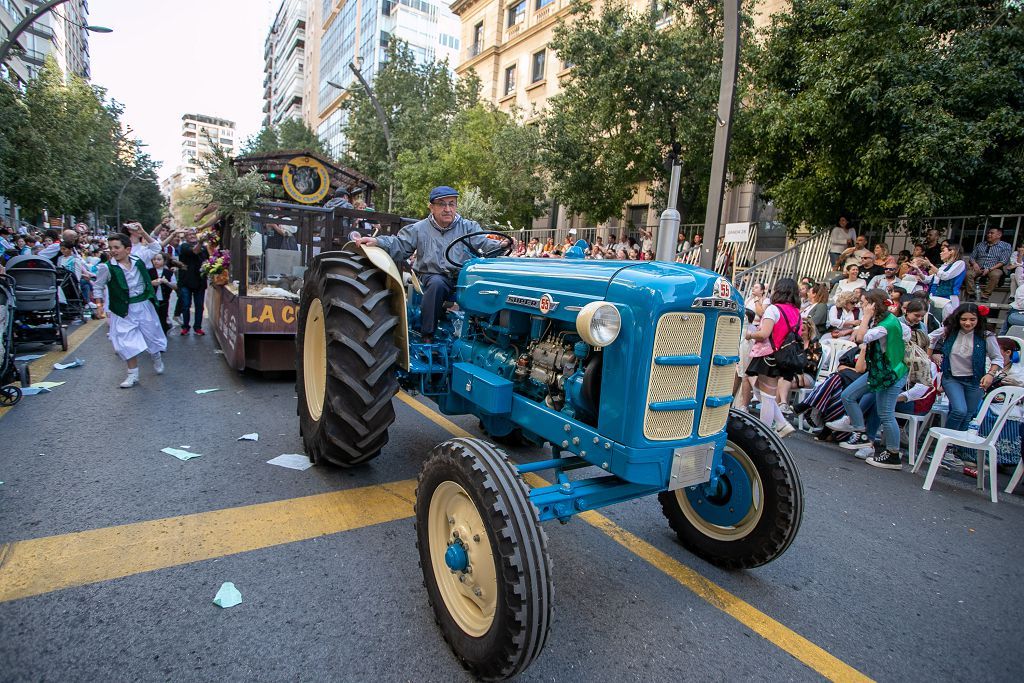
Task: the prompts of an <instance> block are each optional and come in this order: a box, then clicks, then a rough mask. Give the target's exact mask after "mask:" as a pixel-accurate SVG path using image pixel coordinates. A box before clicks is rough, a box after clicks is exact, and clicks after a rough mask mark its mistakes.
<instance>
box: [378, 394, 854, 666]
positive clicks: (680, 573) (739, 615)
mask: <svg viewBox="0 0 1024 683" xmlns="http://www.w3.org/2000/svg"><path fill="white" fill-rule="evenodd" d="M398 397H399V398H400V399H401V400H402V401H403V402H404V403H406V404H408V405H409V406H411V407H412V408H414V409H415V410H416V411H418V412H419V413H420V414H422V415H424V416H426V417H427V418H428V419H430V420H431V421H433V422H434V423H435V424H437V425H440V426H441V427H443V428H444V429H446V430H448V431H449V432H450V433H452V434H453V435H455V436H472V435H471V434H469V433H468V432H466V430H464V429H462V428H461V427H459V426H458V425H456V424H455V423H454V422H452V421H451V420H449V419H448V418H446V417H444V416H443V415H441V414H440V413H437V412H435V411H433V410H431V409H430V408H429V407H427V406H426V405H424V404H423V403H420V402H419V401H417V400H416V399H414V398H413V397H411V396H409V395H408V394H406V393H404V392H400V393H399V395H398ZM525 479H526V480H527V482H529V484H530V485H531V486H535V487H536V486H549V485H550V484H551V482H549V481H546V480H545V479H544V478H543V477H540V476H537V475H536V474H527V475H526V477H525ZM579 516H580V518H582V519H583V520H584V521H585V522H586V523H587V524H590V525H591V526H593V527H594V528H596V529H598V530H600V531H602V532H604V533H605V534H607V535H608V536H610V537H611V538H612V539H613V540H614V541H615V542H616V543H618V544H619V545H621V546H622V547H624V548H625V549H626V550H628V551H630V552H631V553H633V554H634V555H636V556H638V557H640V558H641V559H642V560H644V561H645V562H647V563H649V564H651V565H653V566H654V567H656V568H657V569H660V570H661V571H662V572H664V573H665V574H667V575H668V576H670V577H672V578H673V579H675V580H676V581H678V582H679V583H680V584H681V585H683V586H684V587H686V588H688V589H689V590H690V591H692V592H693V593H694V594H695V595H696V596H697V597H699V598H701V599H702V600H704V601H706V602H708V603H710V604H711V605H712V606H714V607H716V608H718V609H720V610H721V611H723V612H725V613H726V614H728V615H729V616H730V617H732V618H733V619H735V620H736V621H738V622H740V623H741V624H743V625H744V626H746V627H747V628H749V629H750V630H751V631H753V632H754V633H756V634H758V635H759V636H761V637H762V638H764V639H765V640H767V641H769V642H770V643H772V644H774V645H775V646H776V647H778V648H780V649H781V650H784V651H785V652H788V653H789V654H791V655H792V656H793V657H796V658H797V659H798V660H800V661H801V662H803V663H804V664H805V665H807V666H809V667H810V668H812V669H814V670H815V671H817V672H818V673H819V674H821V675H822V676H824V677H825V678H827V679H829V680H831V681H870V680H871V679H870V678H868V677H867V676H865V675H864V674H862V673H861V672H860V671H857V670H856V669H854V668H853V667H852V666H850V665H849V664H847V663H846V662H844V661H842V660H841V659H839V658H838V657H835V656H833V655H831V654H829V653H828V652H827V651H825V650H824V649H822V648H820V647H818V646H817V645H815V644H814V643H812V642H811V641H809V640H807V639H806V638H804V637H803V636H801V635H800V634H799V633H797V632H796V631H793V630H792V629H790V628H789V627H787V626H785V625H783V624H781V623H780V622H778V621H776V620H774V619H772V618H771V617H769V616H768V615H767V614H765V613H764V612H762V611H760V610H759V609H757V608H756V607H754V606H753V605H751V604H750V603H747V602H745V601H743V600H742V599H740V598H738V597H737V596H735V595H733V594H732V593H730V592H729V591H727V590H725V589H724V588H722V587H721V586H719V585H718V584H716V583H715V582H713V581H711V580H710V579H708V578H706V577H705V576H703V575H701V574H700V573H698V572H697V571H695V570H693V569H691V568H690V567H687V566H686V565H685V564H683V563H682V562H679V561H678V560H676V559H674V558H672V557H671V556H669V555H668V554H666V553H664V552H662V551H661V550H658V549H657V548H655V547H654V546H653V545H651V544H650V543H648V542H647V541H644V540H642V539H641V538H639V537H638V536H636V535H634V534H632V533H630V532H628V531H626V530H625V529H623V528H622V527H620V526H619V525H618V524H616V523H615V522H613V521H612V520H610V519H608V518H607V517H605V516H604V515H602V514H600V513H597V512H594V511H589V512H584V513H582V514H580V515H579Z"/></svg>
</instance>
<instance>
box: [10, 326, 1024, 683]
mask: <svg viewBox="0 0 1024 683" xmlns="http://www.w3.org/2000/svg"><path fill="white" fill-rule="evenodd" d="M73 342H78V343H80V345H79V346H78V347H77V348H75V349H73V350H72V351H71V352H70V353H69V354H67V355H68V357H71V358H74V357H79V358H82V359H84V360H85V365H84V367H81V368H78V369H73V370H64V371H52V373H51V375H50V376H49V377H48V378H47V379H49V380H51V381H65V382H66V384H64V385H63V386H60V387H57V388H56V389H54V391H53V392H52V393H50V394H42V395H38V396H33V397H26V398H25V399H24V400H23V401H22V402H21V403H20V404H19V405H18V406H16V407H15V408H13V409H11V410H9V411H7V412H6V413H4V414H0V443H2V446H0V452H2V455H0V481H3V482H4V483H3V484H2V485H0V542H2V543H3V544H4V545H2V546H0V631H2V634H3V637H2V638H0V679H2V680H4V681H22V680H25V681H28V680H31V681H39V680H61V681H85V680H90V681H91V680H133V681H134V680H139V681H163V680H178V681H180V680H283V679H291V680H324V679H330V680H346V681H347V680H367V679H370V678H376V679H381V680H426V681H434V680H439V681H449V680H466V679H468V677H467V676H466V675H465V673H464V672H463V671H462V669H461V668H460V667H459V665H458V663H457V662H456V661H455V659H454V657H453V656H452V655H451V653H450V652H449V650H448V649H447V646H446V645H445V643H444V641H443V640H442V638H441V636H440V633H439V631H438V629H437V628H436V627H435V625H434V622H433V617H432V613H431V611H430V608H429V606H428V604H427V600H426V595H425V592H424V590H423V587H422V579H421V574H420V570H419V567H418V566H417V556H416V548H415V541H414V534H413V526H412V491H413V487H414V480H415V477H416V474H417V472H418V468H419V465H420V463H421V461H422V459H423V457H424V455H425V454H426V452H427V451H428V450H429V449H430V448H431V447H432V446H433V445H434V444H436V443H438V442H440V441H443V440H444V439H446V438H450V436H451V435H452V433H459V432H460V430H465V431H467V432H470V433H472V434H474V435H476V434H477V433H478V432H477V430H476V421H475V419H455V420H454V422H448V421H447V420H446V419H444V418H442V417H440V416H439V415H437V414H436V413H434V412H433V411H432V410H431V409H430V404H429V403H419V402H418V401H417V400H416V399H413V398H410V397H406V396H404V395H403V396H401V397H400V398H401V400H396V410H397V413H398V419H397V422H396V424H395V426H394V427H393V429H392V431H391V440H390V443H389V445H388V446H387V448H386V449H385V451H384V453H383V454H382V455H381V456H380V457H379V458H377V459H376V460H374V461H373V462H372V464H370V465H369V466H367V467H364V468H362V469H358V470H350V471H345V470H340V469H334V468H330V467H321V466H318V467H313V468H311V469H309V470H307V471H304V472H299V471H293V470H288V469H283V468H279V467H275V466H272V465H268V464H266V461H267V460H269V459H270V458H272V457H275V456H277V455H280V454H282V453H300V452H301V450H302V447H301V441H300V439H299V434H298V423H297V419H296V417H295V393H294V386H293V382H294V380H293V379H292V378H291V377H277V378H268V377H261V376H259V375H255V374H252V375H250V374H244V375H243V374H239V373H236V372H234V371H232V370H230V369H229V368H228V367H227V366H226V364H225V363H224V361H223V359H222V358H221V357H220V356H219V355H218V354H217V353H216V352H215V348H216V347H215V344H214V342H213V339H212V337H211V336H207V337H205V338H197V337H187V338H181V337H178V336H174V337H173V338H171V339H170V349H169V351H168V353H167V354H166V360H167V367H168V371H167V374H166V375H164V376H162V377H157V376H154V375H153V373H152V369H151V367H150V365H149V364H148V360H147V361H143V362H142V374H141V376H142V383H141V384H140V385H139V386H138V387H136V388H134V389H132V390H120V389H118V388H117V387H116V384H117V382H119V381H120V380H121V379H122V377H123V363H121V362H120V361H119V360H118V359H117V358H116V357H115V356H114V354H113V352H112V350H111V347H110V344H109V342H108V341H107V339H106V338H105V336H104V334H103V331H102V328H101V327H100V324H99V323H96V322H91V323H88V324H87V326H86V328H84V329H79V330H78V331H76V333H75V335H74V337H73ZM24 352H28V351H27V350H23V353H24ZM62 357H64V354H59V353H58V354H52V355H51V356H49V357H47V358H46V359H43V361H42V362H39V363H36V371H35V373H34V379H35V380H36V381H38V380H41V379H42V378H43V375H44V374H45V371H44V370H42V369H41V367H40V366H42V365H44V364H46V366H47V367H50V366H52V363H53V362H55V360H59V359H60V358H62ZM212 388H217V389H219V390H220V391H217V392H213V393H209V394H205V395H197V394H195V393H194V391H195V390H196V389H212ZM248 432H258V433H259V441H258V442H247V441H237V440H236V439H237V438H238V437H239V436H241V435H242V434H245V433H248ZM788 444H789V446H790V447H791V449H792V450H793V452H794V454H795V456H796V460H797V462H798V464H799V467H800V473H801V476H802V478H803V484H804V489H805V495H806V511H805V515H804V520H803V526H802V528H801V531H800V533H799V535H798V536H797V539H796V541H795V542H794V544H793V545H792V547H791V548H790V549H789V550H788V552H786V554H785V555H783V556H782V557H781V558H780V559H779V560H778V561H776V562H774V563H773V564H771V565H768V566H766V567H762V568H760V569H756V570H752V571H746V572H734V573H730V572H725V571H722V570H719V569H716V568H715V567H713V566H711V565H708V564H707V563H705V562H703V561H701V560H699V559H697V558H695V557H694V556H692V555H690V554H689V553H688V552H686V551H685V550H684V549H683V548H682V547H681V546H680V545H679V544H678V543H677V542H676V540H675V538H674V536H673V534H672V533H671V532H670V531H669V528H668V525H667V523H666V521H665V520H664V518H663V517H662V515H661V512H660V509H659V507H658V505H657V502H656V501H655V500H654V499H653V498H651V499H641V500H637V501H633V502H630V503H626V504H622V505H619V506H616V507H612V508H607V509H605V510H602V513H603V514H604V515H605V517H601V516H598V515H595V516H592V517H590V518H588V519H586V520H583V519H574V520H573V521H572V522H571V523H569V524H568V525H564V526H562V525H559V524H549V525H548V526H547V531H548V534H549V537H550V546H549V547H550V551H551V556H552V560H553V562H554V583H555V618H554V622H553V625H552V627H551V634H550V637H549V639H548V644H547V647H546V649H545V650H544V652H543V654H542V655H541V656H540V658H539V659H538V660H537V661H536V662H535V664H534V665H533V666H532V667H531V668H530V669H529V670H528V671H527V672H526V674H525V675H524V676H523V679H524V680H538V681H539V680H556V679H557V680H587V681H621V680H639V679H644V680H681V679H683V678H684V677H685V678H688V679H695V680H722V681H725V680H773V681H774V680H784V679H785V680H816V679H820V678H821V677H822V676H824V677H825V678H830V679H834V680H855V679H857V678H858V677H867V678H871V679H876V680H915V681H916V680H922V681H923V680H962V679H967V678H970V679H971V680H975V681H1006V680H1018V679H1019V678H1020V667H1021V662H1020V643H1021V642H1024V626H1022V620H1021V612H1022V597H1021V596H1022V586H1024V546H1022V543H1021V530H1022V529H1024V496H1021V495H1019V494H1015V495H1005V494H1000V502H999V503H998V504H997V505H993V504H992V503H990V502H989V500H988V497H987V494H981V493H979V492H978V491H976V490H975V489H972V488H971V486H970V485H969V484H968V482H967V481H966V480H960V481H954V480H951V479H950V478H948V477H947V478H943V479H941V480H940V481H939V482H937V483H936V486H935V489H934V490H933V491H931V492H925V491H922V490H921V483H922V480H923V473H922V474H921V475H913V474H910V473H909V472H907V471H904V472H903V473H894V472H889V471H879V470H875V469H872V468H870V467H867V466H865V465H864V464H863V463H861V462H859V461H856V460H854V459H853V458H852V457H850V456H849V455H848V454H847V452H845V451H841V450H840V449H839V448H836V447H832V446H827V445H822V444H819V443H817V442H814V441H812V440H811V439H809V438H808V437H805V436H802V435H797V436H794V437H792V438H790V439H789V440H788ZM165 446H172V447H182V446H190V447H191V450H193V451H194V452H198V453H202V454H203V455H202V457H200V458H196V459H193V460H190V461H187V462H183V461H179V460H177V459H175V458H174V457H172V456H170V455H166V454H164V453H161V452H160V449H161V448H163V447H165ZM514 456H515V457H516V458H518V459H527V458H531V457H535V456H536V453H534V454H531V453H529V452H527V451H516V452H515V453H514ZM1006 481H1007V475H1001V476H1000V484H1001V486H1005V484H1006ZM125 525H128V526H125ZM224 581H232V582H234V584H235V585H236V586H237V587H238V589H239V590H240V591H241V593H242V596H243V602H242V604H241V605H239V606H237V607H233V608H231V609H221V608H219V607H217V606H215V605H213V604H212V599H213V596H214V594H215V593H216V592H217V589H218V587H219V586H220V585H221V583H222V582H224ZM1014 672H1017V673H1014Z"/></svg>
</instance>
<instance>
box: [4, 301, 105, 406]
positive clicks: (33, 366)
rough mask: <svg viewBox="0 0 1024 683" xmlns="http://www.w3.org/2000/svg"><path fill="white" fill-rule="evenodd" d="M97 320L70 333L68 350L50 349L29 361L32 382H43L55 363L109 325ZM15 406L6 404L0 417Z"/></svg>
mask: <svg viewBox="0 0 1024 683" xmlns="http://www.w3.org/2000/svg"><path fill="white" fill-rule="evenodd" d="M96 322H98V323H100V324H98V325H96V324H93V322H87V323H85V324H84V325H80V326H79V327H78V329H77V330H75V331H74V332H72V333H71V334H70V335H68V350H67V351H61V350H60V349H57V350H56V351H50V352H49V353H47V354H45V355H44V356H43V357H42V358H37V359H35V360H34V361H32V362H31V363H29V365H28V371H29V375H31V379H32V382H33V383H35V382H42V381H43V380H45V379H46V378H47V377H49V376H50V373H51V372H53V364H54V363H58V362H60V360H61V359H62V358H63V357H65V356H67V355H70V354H71V352H72V351H74V350H75V349H77V348H78V347H79V346H81V345H82V344H83V343H84V342H85V340H86V339H88V338H89V337H91V336H92V335H93V333H94V332H96V330H99V329H106V327H107V325H106V323H105V322H101V321H96ZM14 355H15V356H18V355H25V354H17V353H16V354H14ZM13 407H14V406H6V407H3V408H0V417H3V416H4V415H6V414H7V412H8V411H9V410H10V409H11V408H13Z"/></svg>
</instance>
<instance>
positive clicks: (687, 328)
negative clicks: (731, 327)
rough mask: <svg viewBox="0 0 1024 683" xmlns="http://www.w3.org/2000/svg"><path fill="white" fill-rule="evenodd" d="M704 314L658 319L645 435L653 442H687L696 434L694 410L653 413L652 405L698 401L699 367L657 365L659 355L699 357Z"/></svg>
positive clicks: (669, 315)
mask: <svg viewBox="0 0 1024 683" xmlns="http://www.w3.org/2000/svg"><path fill="white" fill-rule="evenodd" d="M703 336H704V314H703V313H666V314H665V315H663V316H661V319H660V320H658V330H657V332H656V333H655V336H654V353H653V354H652V356H651V365H652V368H651V382H650V386H648V388H647V406H648V408H647V410H646V412H645V414H644V436H645V437H647V438H648V439H651V440H652V441H671V440H674V439H685V438H687V437H689V436H690V432H692V431H693V410H687V409H683V410H651V409H650V405H651V404H652V403H659V402H662V401H676V400H685V399H696V398H697V374H698V372H699V370H700V366H698V365H682V366H680V365H657V364H655V363H654V359H655V358H657V357H658V356H686V355H695V356H699V355H700V347H701V340H702V337H703Z"/></svg>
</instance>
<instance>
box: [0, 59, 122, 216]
mask: <svg viewBox="0 0 1024 683" xmlns="http://www.w3.org/2000/svg"><path fill="white" fill-rule="evenodd" d="M0 111H3V112H4V117H3V119H4V120H5V123H4V124H0V136H2V137H3V141H2V142H0V154H2V157H0V194H3V195H5V196H7V197H8V198H9V199H11V200H12V201H13V202H14V203H16V204H18V205H20V206H21V207H22V208H23V209H25V210H26V211H27V212H29V213H37V212H39V211H41V210H43V209H49V210H50V211H51V213H74V214H84V213H85V212H86V211H89V210H92V209H94V208H95V207H96V206H97V204H98V203H100V202H101V201H102V200H103V198H104V195H105V193H106V192H107V190H108V188H109V186H110V185H111V183H112V182H113V180H114V176H115V170H116V167H115V163H114V162H115V159H116V157H117V155H118V154H119V153H120V151H121V150H120V148H119V142H120V139H121V128H120V121H119V117H120V113H121V110H120V107H119V106H118V105H117V104H116V103H114V102H107V100H106V93H105V91H104V90H103V89H102V88H99V87H96V86H91V85H89V83H88V82H86V81H85V80H83V79H81V78H79V77H78V76H74V75H72V76H70V77H69V78H68V79H67V80H65V78H64V75H63V74H62V73H61V71H60V68H59V67H58V66H57V64H56V62H54V61H53V59H52V58H49V57H48V58H47V60H46V62H45V63H44V65H43V67H42V68H41V69H40V71H39V74H38V76H37V77H36V78H34V79H33V80H31V81H29V83H28V85H27V86H26V88H25V91H24V92H21V91H19V90H17V89H15V88H13V87H12V86H11V85H10V84H9V83H7V82H4V83H3V84H2V85H0Z"/></svg>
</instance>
